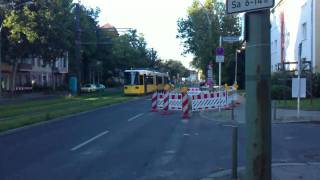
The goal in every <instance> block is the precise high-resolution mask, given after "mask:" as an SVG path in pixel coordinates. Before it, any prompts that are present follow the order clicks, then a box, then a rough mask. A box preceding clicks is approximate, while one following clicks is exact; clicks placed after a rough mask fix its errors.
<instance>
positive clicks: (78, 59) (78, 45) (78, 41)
mask: <svg viewBox="0 0 320 180" xmlns="http://www.w3.org/2000/svg"><path fill="white" fill-rule="evenodd" d="M75 44H76V49H75V50H76V52H75V58H76V65H77V77H78V78H77V79H78V88H77V89H78V94H79V92H80V86H81V55H80V53H81V27H80V4H79V3H77V4H76V41H75Z"/></svg>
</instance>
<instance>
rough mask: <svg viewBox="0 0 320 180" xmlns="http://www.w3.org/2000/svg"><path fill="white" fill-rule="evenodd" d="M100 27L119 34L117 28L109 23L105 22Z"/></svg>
mask: <svg viewBox="0 0 320 180" xmlns="http://www.w3.org/2000/svg"><path fill="white" fill-rule="evenodd" d="M100 29H102V30H106V31H108V32H113V33H114V34H115V35H117V36H118V35H119V32H118V30H117V28H116V27H114V26H113V25H112V24H110V23H106V24H105V25H103V26H101V27H100Z"/></svg>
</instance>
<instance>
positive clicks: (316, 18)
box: [313, 0, 320, 73]
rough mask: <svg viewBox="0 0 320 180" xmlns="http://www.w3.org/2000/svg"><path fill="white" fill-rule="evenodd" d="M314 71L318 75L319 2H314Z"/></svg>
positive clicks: (319, 67) (319, 58)
mask: <svg viewBox="0 0 320 180" xmlns="http://www.w3.org/2000/svg"><path fill="white" fill-rule="evenodd" d="M313 12H314V14H315V15H314V22H315V23H314V29H315V30H314V32H313V34H314V35H313V37H314V52H313V54H314V55H313V57H314V62H313V63H314V65H315V67H314V71H315V72H318V73H320V0H314V11H313Z"/></svg>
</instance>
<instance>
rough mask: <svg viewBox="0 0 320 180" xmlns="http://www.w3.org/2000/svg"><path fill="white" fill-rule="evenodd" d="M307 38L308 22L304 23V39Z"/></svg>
mask: <svg viewBox="0 0 320 180" xmlns="http://www.w3.org/2000/svg"><path fill="white" fill-rule="evenodd" d="M306 39H307V23H303V24H302V40H306Z"/></svg>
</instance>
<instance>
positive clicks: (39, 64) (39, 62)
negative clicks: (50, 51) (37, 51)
mask: <svg viewBox="0 0 320 180" xmlns="http://www.w3.org/2000/svg"><path fill="white" fill-rule="evenodd" d="M37 62H38V67H40V66H41V60H40V59H37Z"/></svg>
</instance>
